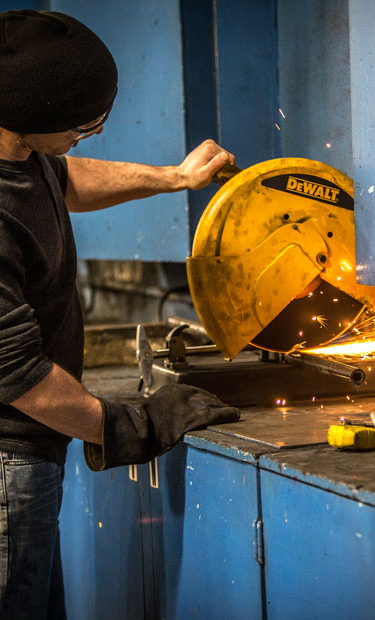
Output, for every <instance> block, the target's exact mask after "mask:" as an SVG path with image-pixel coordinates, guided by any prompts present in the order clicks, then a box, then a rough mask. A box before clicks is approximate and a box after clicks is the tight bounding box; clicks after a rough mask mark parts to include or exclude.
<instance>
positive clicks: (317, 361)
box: [285, 351, 366, 387]
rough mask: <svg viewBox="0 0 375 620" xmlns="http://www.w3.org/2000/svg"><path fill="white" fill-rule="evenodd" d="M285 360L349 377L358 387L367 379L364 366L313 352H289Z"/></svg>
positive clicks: (319, 370)
mask: <svg viewBox="0 0 375 620" xmlns="http://www.w3.org/2000/svg"><path fill="white" fill-rule="evenodd" d="M285 360H286V361H287V362H288V363H291V364H298V365H300V366H308V367H310V368H314V370H317V371H318V372H322V373H324V374H327V375H333V376H335V377H342V378H343V379H348V380H349V381H351V382H352V383H353V384H354V385H355V386H357V387H358V386H360V385H361V384H362V383H363V382H364V380H365V379H366V374H365V372H364V371H363V370H362V368H358V367H357V366H350V365H349V364H343V363H342V362H336V361H333V360H329V359H327V358H325V357H320V356H318V355H313V354H311V353H302V352H300V351H299V352H298V353H287V354H286V355H285Z"/></svg>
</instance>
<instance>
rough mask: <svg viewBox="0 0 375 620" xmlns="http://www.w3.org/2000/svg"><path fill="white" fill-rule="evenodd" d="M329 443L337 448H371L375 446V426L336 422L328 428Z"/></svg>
mask: <svg viewBox="0 0 375 620" xmlns="http://www.w3.org/2000/svg"><path fill="white" fill-rule="evenodd" d="M328 443H329V445H330V446H334V447H335V448H344V449H351V450H370V449H372V448H375V428H373V427H367V426H357V425H353V424H341V425H340V424H334V425H332V426H330V427H329V429H328Z"/></svg>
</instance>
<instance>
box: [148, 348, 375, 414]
mask: <svg viewBox="0 0 375 620" xmlns="http://www.w3.org/2000/svg"><path fill="white" fill-rule="evenodd" d="M188 360H189V367H188V368H186V369H181V370H171V369H169V368H165V366H164V360H163V359H155V360H154V363H153V366H152V377H153V382H152V385H151V387H150V388H146V390H145V395H146V396H147V395H150V394H152V393H153V392H155V391H156V390H157V389H158V388H160V387H162V386H163V385H166V384H168V383H186V384H188V385H195V386H197V387H200V388H203V389H205V390H207V391H209V392H212V393H213V394H216V396H218V397H219V398H221V400H223V401H224V402H226V403H228V404H230V405H235V406H237V407H245V406H251V405H267V406H273V407H274V406H275V405H276V404H277V401H280V402H282V401H284V400H285V401H286V403H291V402H293V403H296V402H309V401H310V402H311V401H312V399H313V398H314V399H315V400H317V399H321V398H330V397H336V396H344V397H346V396H349V397H352V395H354V396H355V397H358V396H365V395H370V394H375V369H374V371H371V372H368V367H369V362H366V361H360V362H355V366H358V367H359V368H362V369H363V370H364V371H365V373H366V381H365V382H364V383H363V384H362V385H361V386H360V387H355V386H354V385H353V384H352V383H351V382H350V381H349V380H347V379H343V378H341V377H336V376H332V375H326V374H323V373H322V372H318V371H315V370H312V369H311V368H303V367H300V366H296V365H293V364H286V363H279V362H271V361H269V362H264V361H262V360H261V359H260V354H259V351H257V350H250V351H243V352H241V353H240V354H239V355H238V356H237V357H236V358H235V359H234V360H233V361H232V362H225V361H224V360H223V357H222V355H221V354H220V353H218V354H215V353H214V354H210V355H204V356H203V355H191V356H189V358H188Z"/></svg>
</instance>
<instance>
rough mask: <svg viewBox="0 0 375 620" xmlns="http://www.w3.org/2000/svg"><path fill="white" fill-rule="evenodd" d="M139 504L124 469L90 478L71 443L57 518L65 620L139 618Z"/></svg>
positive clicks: (141, 587)
mask: <svg viewBox="0 0 375 620" xmlns="http://www.w3.org/2000/svg"><path fill="white" fill-rule="evenodd" d="M139 473H140V474H141V473H142V472H139ZM144 473H147V472H146V471H145V472H144ZM141 501H142V498H141V496H140V493H139V482H137V481H134V480H131V479H130V477H129V471H128V468H125V467H121V468H117V469H113V470H110V471H105V472H98V473H95V474H94V473H93V472H91V471H90V470H89V469H88V468H87V466H86V464H85V462H84V458H83V451H82V442H81V441H78V440H73V442H72V443H71V444H70V447H69V450H68V458H67V464H66V472H65V479H64V499H63V505H62V510H61V515H60V524H61V547H62V557H63V572H64V581H65V591H66V608H67V614H68V619H69V620H82V619H83V618H90V620H103V618H111V620H120V619H125V618H126V619H127V620H142V618H144V617H145V611H144V604H145V602H144V595H143V591H144V585H143V582H144V574H143V556H142V518H143V516H142V509H141Z"/></svg>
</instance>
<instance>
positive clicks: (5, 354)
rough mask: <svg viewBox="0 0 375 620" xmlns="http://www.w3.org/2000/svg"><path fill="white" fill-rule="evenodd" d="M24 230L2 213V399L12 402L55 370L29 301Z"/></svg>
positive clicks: (0, 231)
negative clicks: (46, 352) (25, 290)
mask: <svg viewBox="0 0 375 620" xmlns="http://www.w3.org/2000/svg"><path fill="white" fill-rule="evenodd" d="M20 235H22V231H19V230H17V227H15V226H14V225H12V223H11V222H9V221H8V220H7V219H4V218H3V217H1V216H0V239H1V243H0V401H1V402H3V403H6V404H8V403H12V402H13V401H14V400H16V399H17V398H19V397H20V396H22V394H24V393H25V392H27V391H28V390H29V389H30V388H32V387H33V386H34V385H36V384H37V383H39V382H40V381H41V380H42V379H43V378H44V377H45V376H46V375H47V374H48V373H49V372H50V370H51V368H52V362H51V360H49V359H48V358H47V356H46V355H45V354H44V353H43V349H42V347H43V341H42V336H41V330H40V326H39V324H38V321H37V320H36V317H35V312H34V310H33V308H32V307H31V306H30V305H29V304H27V303H26V302H25V299H24V295H23V283H24V280H25V266H24V257H23V254H22V249H21V248H22V243H20V238H19V237H20Z"/></svg>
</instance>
